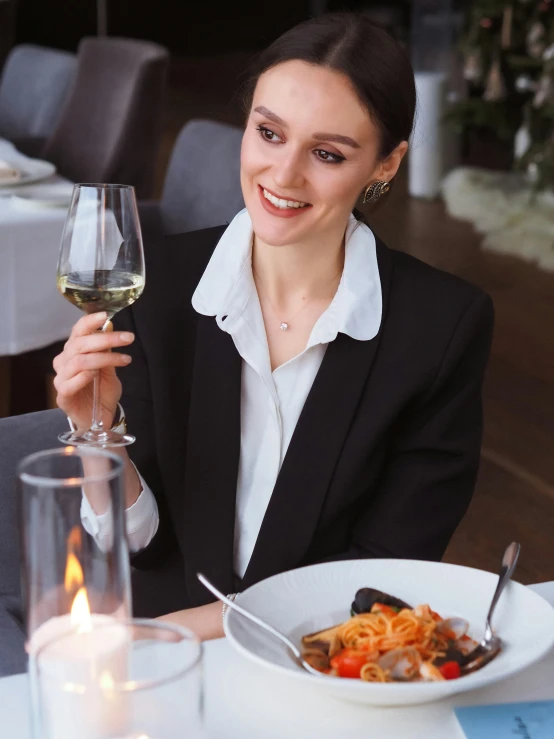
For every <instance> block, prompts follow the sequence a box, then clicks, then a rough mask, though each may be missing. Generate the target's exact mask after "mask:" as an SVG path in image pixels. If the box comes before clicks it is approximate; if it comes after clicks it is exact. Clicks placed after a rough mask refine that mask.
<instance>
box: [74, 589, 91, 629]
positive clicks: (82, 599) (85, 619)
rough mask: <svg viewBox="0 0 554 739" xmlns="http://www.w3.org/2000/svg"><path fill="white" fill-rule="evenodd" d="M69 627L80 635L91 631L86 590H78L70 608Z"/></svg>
mask: <svg viewBox="0 0 554 739" xmlns="http://www.w3.org/2000/svg"><path fill="white" fill-rule="evenodd" d="M71 625H72V626H73V627H74V628H76V629H77V631H79V632H80V633H82V632H85V631H92V619H91V617H90V606H89V602H88V596H87V589H86V588H80V589H79V591H78V593H77V595H76V596H75V598H74V599H73V605H72V606H71Z"/></svg>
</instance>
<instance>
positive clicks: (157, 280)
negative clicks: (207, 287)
mask: <svg viewBox="0 0 554 739" xmlns="http://www.w3.org/2000/svg"><path fill="white" fill-rule="evenodd" d="M226 228H227V226H226V225H223V226H215V227H213V228H205V229H202V230H199V231H188V232H186V233H180V234H174V235H171V236H160V237H159V238H157V239H152V240H150V241H147V242H145V244H144V257H145V263H146V285H145V289H144V295H143V297H142V298H141V302H142V303H143V304H144V303H145V302H150V301H152V300H154V301H157V300H158V299H159V298H160V297H164V296H165V297H167V296H168V295H171V294H173V295H175V293H176V292H177V293H178V295H179V296H180V297H183V296H188V297H192V294H193V293H194V291H195V289H196V286H197V285H198V283H199V281H200V278H201V277H202V275H203V273H204V270H205V269H206V266H207V264H208V262H209V261H210V258H211V256H212V253H213V251H214V249H215V247H216V246H217V243H218V241H219V240H220V238H221V236H222V235H223V233H224V231H225V229H226Z"/></svg>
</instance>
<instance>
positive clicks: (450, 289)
mask: <svg viewBox="0 0 554 739" xmlns="http://www.w3.org/2000/svg"><path fill="white" fill-rule="evenodd" d="M377 255H378V260H379V263H380V270H381V275H382V277H383V276H386V275H388V287H387V286H386V285H385V284H384V283H383V308H384V324H383V329H384V331H385V333H386V334H387V336H388V337H389V338H390V337H393V338H394V341H393V344H394V345H397V343H398V336H402V341H401V342H400V343H401V344H402V345H403V346H405V347H408V348H409V351H412V352H416V353H420V354H421V353H422V352H424V353H426V354H427V355H429V356H432V355H434V354H435V353H438V354H437V356H439V355H442V354H443V353H444V350H445V347H448V346H450V345H451V343H452V341H453V337H457V338H456V340H455V341H454V343H455V344H457V343H459V344H460V345H465V344H466V343H467V342H468V341H470V340H471V338H472V337H475V336H481V335H482V339H483V342H482V343H483V346H488V344H489V343H490V336H491V333H492V329H493V323H494V308H493V303H492V300H491V298H490V296H489V295H488V294H487V293H486V292H484V291H483V290H481V289H480V288H479V287H477V286H476V285H473V284H471V283H470V282H467V281H466V280H464V279H462V278H461V277H458V276H456V275H453V274H450V273H448V272H445V271H443V270H441V269H438V268H437V267H433V266H431V265H429V264H427V263H425V262H423V261H421V260H420V259H417V258H416V257H413V256H411V255H410V254H406V253H405V252H402V251H397V250H394V249H390V248H388V247H387V246H385V244H383V242H380V241H379V240H377ZM381 265H382V267H383V268H382V269H381ZM487 351H488V349H487Z"/></svg>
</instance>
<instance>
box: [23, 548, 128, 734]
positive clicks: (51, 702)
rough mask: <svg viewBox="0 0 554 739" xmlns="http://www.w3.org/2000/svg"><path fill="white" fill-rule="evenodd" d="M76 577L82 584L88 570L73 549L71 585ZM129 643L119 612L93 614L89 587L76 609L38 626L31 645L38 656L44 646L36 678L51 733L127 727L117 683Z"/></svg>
mask: <svg viewBox="0 0 554 739" xmlns="http://www.w3.org/2000/svg"><path fill="white" fill-rule="evenodd" d="M73 580H76V581H77V583H79V581H80V582H81V583H82V570H81V567H80V565H79V563H78V560H77V559H76V558H75V557H74V555H72V554H70V555H69V556H68V566H67V568H66V590H69V586H70V585H71V584H73ZM98 627H101V628H98ZM129 644H130V634H129V632H128V629H127V628H126V627H125V626H124V625H123V624H120V623H118V621H117V620H116V619H115V618H114V617H113V616H108V615H104V614H91V612H90V607H89V603H88V597H87V591H86V588H85V587H83V586H81V587H80V588H79V590H78V591H77V594H76V595H75V597H74V599H73V604H72V607H71V613H68V614H64V615H62V616H55V617H53V618H50V619H49V620H48V621H46V622H45V623H43V624H41V625H40V626H39V627H38V628H37V629H36V631H35V632H34V633H33V634H32V636H31V639H30V641H29V644H28V650H29V652H30V653H31V655H32V656H33V657H34V656H36V655H37V654H38V652H39V650H41V651H40V654H38V659H39V661H40V665H36V666H35V671H34V675H33V677H34V680H35V681H36V685H35V689H36V690H40V692H41V695H40V705H41V707H42V716H41V717H40V721H41V723H42V724H43V725H45V726H48V736H49V737H51V738H52V739H66V738H67V737H71V736H79V737H81V739H86V737H88V736H91V737H97V736H99V735H100V736H103V735H106V736H108V735H114V733H123V732H124V730H125V727H126V723H127V711H126V706H125V695H124V694H122V693H120V692H117V690H114V686H115V685H116V684H117V683H119V682H122V681H124V680H125V679H126V677H127V658H128V647H129Z"/></svg>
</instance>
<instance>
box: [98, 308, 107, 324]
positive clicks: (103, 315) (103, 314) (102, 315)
mask: <svg viewBox="0 0 554 739" xmlns="http://www.w3.org/2000/svg"><path fill="white" fill-rule="evenodd" d="M95 315H96V319H97V321H98V323H100V321H102V322H104V321H105V320H106V318H107V317H108V314H107V313H106V311H105V310H102V311H100V312H99V313H96V314H95Z"/></svg>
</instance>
